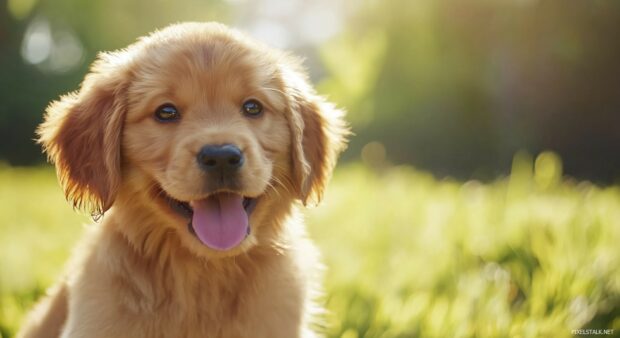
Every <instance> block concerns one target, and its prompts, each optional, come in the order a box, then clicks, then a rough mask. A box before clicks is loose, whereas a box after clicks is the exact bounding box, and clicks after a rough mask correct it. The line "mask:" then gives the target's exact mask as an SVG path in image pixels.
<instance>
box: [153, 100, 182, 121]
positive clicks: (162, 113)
mask: <svg viewBox="0 0 620 338" xmlns="http://www.w3.org/2000/svg"><path fill="white" fill-rule="evenodd" d="M155 118H156V119H157V120H158V121H160V122H171V121H176V120H178V119H179V118H181V114H180V113H179V111H178V110H177V107H175V106H174V105H172V104H170V103H166V104H162V105H161V106H159V108H157V109H156V110H155Z"/></svg>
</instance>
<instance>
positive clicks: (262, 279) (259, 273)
mask: <svg viewBox="0 0 620 338" xmlns="http://www.w3.org/2000/svg"><path fill="white" fill-rule="evenodd" d="M102 225H104V226H105V224H102ZM97 232H98V233H97V234H94V235H93V236H92V237H91V238H90V240H96V241H98V242H99V245H97V246H94V247H95V248H96V249H95V250H94V251H92V252H90V253H89V254H87V255H85V256H84V261H82V262H79V263H78V265H79V266H80V268H79V269H76V270H75V271H78V273H77V274H75V275H73V276H72V278H71V279H70V283H69V284H70V285H69V295H70V296H69V304H70V305H69V316H68V322H67V326H66V327H65V331H66V332H65V334H67V333H68V332H70V331H72V334H71V335H67V337H73V336H78V337H80V336H81V335H80V334H79V332H88V333H89V334H91V333H92V332H99V333H101V337H104V336H105V337H109V336H115V337H242V336H243V335H244V333H247V332H254V333H255V334H254V337H296V336H300V335H301V334H302V333H301V332H299V330H300V328H302V330H303V327H304V326H305V325H304V322H305V321H306V319H307V318H306V314H305V312H306V309H309V308H310V307H311V303H310V300H309V299H307V298H308V295H309V294H310V292H309V291H310V290H308V285H307V276H305V273H304V272H303V268H302V267H300V266H298V264H297V262H298V261H299V260H298V259H296V257H292V255H293V254H294V253H293V252H286V251H277V250H274V249H265V248H258V249H255V250H252V251H250V252H248V253H247V254H244V255H241V256H237V257H230V258H223V259H218V260H213V261H206V260H204V259H199V258H196V257H195V256H192V255H191V254H190V253H188V252H187V251H185V250H183V249H182V248H181V247H178V246H177V244H178V243H176V242H175V240H174V237H173V236H171V237H170V238H169V239H162V240H163V241H165V242H162V244H161V248H160V252H157V253H155V254H152V255H149V256H145V255H143V254H142V253H140V252H139V251H137V250H136V248H135V247H134V246H132V245H131V244H130V242H129V241H127V239H126V238H122V237H123V236H124V235H122V234H121V233H119V232H114V231H106V229H103V231H97ZM294 240H300V241H307V240H306V239H304V238H298V239H294ZM303 246H304V245H302V247H303ZM87 247H91V248H92V247H93V246H87ZM302 273H304V275H303V276H302V275H300V274H302ZM300 304H304V306H303V307H300V306H299V305H300ZM119 321H122V322H124V323H122V324H123V325H119ZM120 327H122V328H123V331H122V332H121V331H117V328H120ZM89 337H92V335H89Z"/></svg>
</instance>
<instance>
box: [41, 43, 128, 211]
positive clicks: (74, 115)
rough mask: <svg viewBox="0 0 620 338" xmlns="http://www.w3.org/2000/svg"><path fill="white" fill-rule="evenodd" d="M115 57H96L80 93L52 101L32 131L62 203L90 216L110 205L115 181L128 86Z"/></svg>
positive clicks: (121, 61)
mask: <svg viewBox="0 0 620 338" xmlns="http://www.w3.org/2000/svg"><path fill="white" fill-rule="evenodd" d="M121 53H123V52H118V53H114V54H100V55H99V57H98V59H97V61H95V63H93V65H92V67H91V72H90V73H89V74H88V75H86V77H85V78H84V81H83V82H82V85H81V87H80V90H79V91H77V92H73V93H70V94H68V95H65V96H63V97H61V98H60V100H58V101H54V102H52V103H51V104H50V105H49V106H48V107H47V109H46V114H45V117H44V122H43V123H42V124H41V125H40V126H39V128H38V129H37V134H38V136H39V139H38V142H39V143H40V144H42V146H43V150H44V151H45V152H46V153H47V155H48V159H49V160H50V161H51V162H53V163H55V164H56V172H57V175H58V178H59V180H60V183H61V185H62V187H63V189H64V191H65V196H66V197H67V199H68V200H69V201H71V202H72V203H73V206H74V207H76V208H84V209H87V210H88V211H90V212H91V213H94V214H101V213H103V212H105V211H106V210H107V209H109V208H110V207H111V206H112V203H113V202H114V197H115V195H116V191H117V190H118V186H119V183H120V175H121V172H120V171H121V157H120V144H121V134H122V127H123V119H124V116H125V110H126V100H125V92H126V89H127V86H128V82H129V72H128V71H127V70H126V69H127V67H126V64H127V60H126V57H125V56H123V55H122V54H121Z"/></svg>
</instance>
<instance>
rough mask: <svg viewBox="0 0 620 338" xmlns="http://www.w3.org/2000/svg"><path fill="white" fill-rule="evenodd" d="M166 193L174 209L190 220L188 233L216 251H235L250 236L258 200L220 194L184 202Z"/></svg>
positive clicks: (168, 202) (228, 193) (168, 201)
mask: <svg viewBox="0 0 620 338" xmlns="http://www.w3.org/2000/svg"><path fill="white" fill-rule="evenodd" d="M162 192H163V194H162V195H163V196H165V199H166V202H167V204H168V205H169V206H170V208H171V209H172V210H174V211H175V212H176V213H177V214H179V215H180V216H181V217H183V218H185V219H187V220H188V224H187V228H188V231H189V232H190V233H192V234H193V235H195V236H196V237H197V238H198V239H199V240H200V241H201V242H202V243H203V244H204V245H206V246H208V247H210V248H212V249H215V250H229V249H232V248H234V247H236V246H237V245H239V244H240V243H241V242H242V241H243V240H244V239H245V238H246V237H247V236H248V235H249V234H250V231H251V228H250V223H249V218H250V214H251V213H252V211H253V210H254V208H255V207H256V204H257V202H258V200H257V198H250V197H244V196H242V195H240V194H237V193H233V192H217V193H213V194H211V195H209V196H207V197H205V198H203V199H198V200H193V201H189V202H184V201H179V200H176V199H174V198H172V197H171V196H169V195H168V194H166V193H165V192H164V191H163V190H162Z"/></svg>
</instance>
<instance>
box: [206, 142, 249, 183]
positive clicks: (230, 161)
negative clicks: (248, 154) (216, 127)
mask: <svg viewBox="0 0 620 338" xmlns="http://www.w3.org/2000/svg"><path fill="white" fill-rule="evenodd" d="M196 160H197V161H198V166H199V167H200V168H201V169H202V170H203V171H205V172H206V173H207V174H211V175H215V176H216V177H221V178H231V177H232V176H234V175H235V174H236V173H237V172H238V171H239V170H240V169H241V167H243V163H244V162H245V157H244V156H243V152H242V151H241V150H240V149H239V148H237V146H235V145H232V144H223V145H210V144H208V145H205V146H204V147H202V148H201V149H200V151H199V152H198V155H196Z"/></svg>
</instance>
